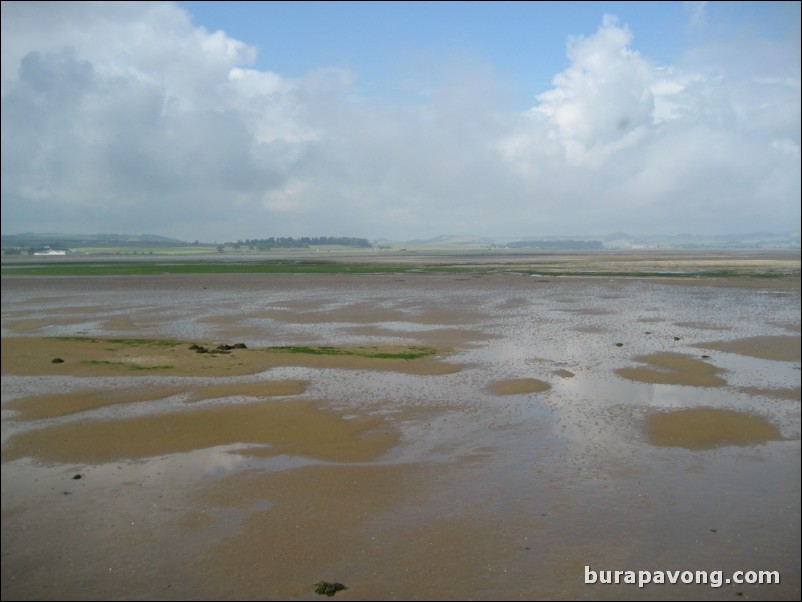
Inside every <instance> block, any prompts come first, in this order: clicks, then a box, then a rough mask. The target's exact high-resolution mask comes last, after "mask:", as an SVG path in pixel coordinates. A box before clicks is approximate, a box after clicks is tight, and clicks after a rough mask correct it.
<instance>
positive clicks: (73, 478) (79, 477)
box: [72, 474, 83, 481]
mask: <svg viewBox="0 0 802 602" xmlns="http://www.w3.org/2000/svg"><path fill="white" fill-rule="evenodd" d="M82 478H83V477H82V476H81V475H79V474H77V475H75V476H74V477H72V480H73V481H77V480H78V479H82Z"/></svg>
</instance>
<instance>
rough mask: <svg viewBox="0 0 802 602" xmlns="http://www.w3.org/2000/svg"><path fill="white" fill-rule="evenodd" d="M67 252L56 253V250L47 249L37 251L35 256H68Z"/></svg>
mask: <svg viewBox="0 0 802 602" xmlns="http://www.w3.org/2000/svg"><path fill="white" fill-rule="evenodd" d="M66 254H67V251H56V250H55V249H47V250H46V251H37V252H36V253H34V255H66Z"/></svg>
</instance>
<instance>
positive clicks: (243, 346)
mask: <svg viewBox="0 0 802 602" xmlns="http://www.w3.org/2000/svg"><path fill="white" fill-rule="evenodd" d="M231 348H232V349H247V348H248V346H247V345H246V344H245V343H234V344H233V345H232V346H231Z"/></svg>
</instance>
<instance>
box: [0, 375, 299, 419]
mask: <svg viewBox="0 0 802 602" xmlns="http://www.w3.org/2000/svg"><path fill="white" fill-rule="evenodd" d="M307 384H308V383H307V382H306V381H300V380H277V381H262V382H256V383H236V384H227V385H213V386H198V387H195V388H193V389H192V390H191V391H187V390H186V388H180V387H142V386H138V387H137V388H135V389H111V390H109V389H101V390H89V391H86V390H84V391H76V392H73V393H63V394H60V395H42V396H39V397H25V398H22V399H15V400H14V401H11V402H8V403H6V404H5V405H4V406H3V408H4V409H7V410H15V411H16V412H17V415H16V416H14V419H15V420H26V421H27V420H42V419H45V418H56V417H58V416H68V415H70V414H75V413H78V412H85V411H87V410H94V409H97V408H102V407H106V406H111V405H116V404H126V403H138V402H145V401H152V400H156V399H164V398H166V397H170V396H172V395H179V394H182V393H185V394H188V396H187V401H202V400H208V399H217V398H220V397H231V396H243V397H255V398H262V397H275V396H286V395H300V394H301V393H303V392H304V391H306V386H307Z"/></svg>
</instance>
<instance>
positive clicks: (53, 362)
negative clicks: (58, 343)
mask: <svg viewBox="0 0 802 602" xmlns="http://www.w3.org/2000/svg"><path fill="white" fill-rule="evenodd" d="M50 363H51V364H63V363H64V360H63V359H61V358H60V357H54V358H53V359H52V360H50Z"/></svg>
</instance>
